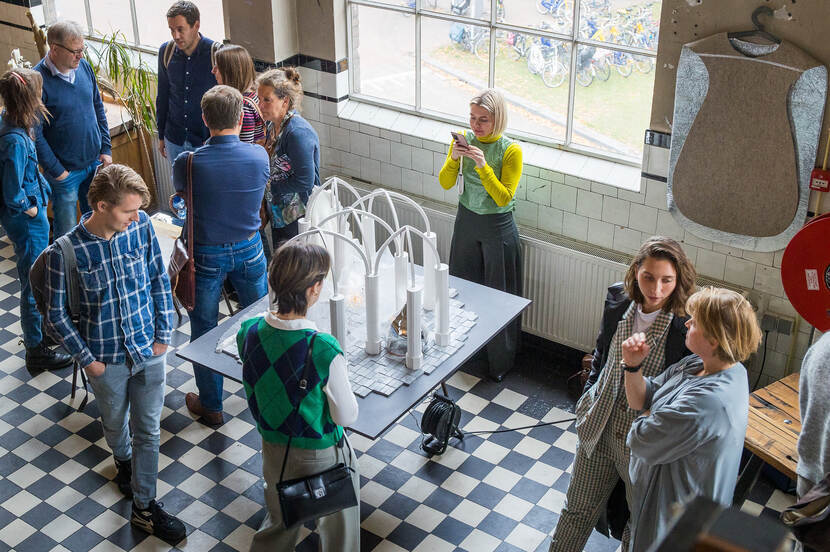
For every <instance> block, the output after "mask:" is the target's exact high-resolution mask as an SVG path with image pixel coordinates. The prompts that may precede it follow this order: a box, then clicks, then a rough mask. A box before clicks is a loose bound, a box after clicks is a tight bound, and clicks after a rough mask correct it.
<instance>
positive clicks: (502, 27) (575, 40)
mask: <svg viewBox="0 0 830 552" xmlns="http://www.w3.org/2000/svg"><path fill="white" fill-rule="evenodd" d="M85 1H88V0H85ZM131 1H133V0H131ZM485 1H488V2H490V19H489V21H488V20H485V19H475V18H472V17H465V16H460V15H453V14H448V13H442V12H435V11H430V10H426V9H423V8H422V7H421V6H422V4H423V0H415V7H414V8H410V7H408V6H403V5H396V4H387V3H383V2H378V1H375V0H346V37H347V52H348V55H349V59H355V51H354V40H353V34H352V33H353V28H352V7H353V6H366V7H369V8H377V9H382V10H386V11H392V12H397V13H402V14H407V15H411V16H413V17H414V18H415V105H414V107H413V106H409V105H406V104H400V103H398V102H393V101H385V100H382V99H380V98H377V97H375V96H369V95H364V94H361V93H359V92H355V91H354V90H355V82H354V80H355V72H354V71H349V97H350V98H352V99H355V100H357V101H360V102H363V103H368V104H372V105H378V106H382V107H391V108H394V109H395V110H397V111H401V112H403V113H408V114H411V115H416V116H425V117H428V118H430V119H434V120H437V121H441V122H444V123H450V124H461V125H462V126H464V125H466V124H467V123H468V121H467V119H466V118H463V117H453V116H451V115H448V114H446V113H440V112H436V111H433V110H430V109H425V108H423V107H422V105H421V21H422V18H424V17H426V18H427V19H432V20H439V21H448V22H453V23H456V22H457V23H461V24H464V25H474V26H477V27H485V28H487V30H488V32H489V38H490V48H489V54H490V59H489V62H488V66H487V85H488V86H489V87H492V86H493V85H494V83H495V56H496V49H495V44H494V43H495V41H496V39H497V38H498V37H497V34H500V33H497V31H501V32H513V33H520V34H523V35H533V36H538V37H545V38H551V39H554V40H559V41H562V42H565V43H567V44H569V46H570V62H569V63H570V66H569V72H568V107H567V119H566V129H565V139H564V140H557V139H553V138H550V139H545V138H544V137H542V136H539V135H537V134H530V133H526V132H523V131H519V130H514V129H511V128H509V127H508V131H509V132H510V135H511V136H513V137H516V138H519V139H521V140H522V141H525V142H530V143H534V144H539V145H541V146H547V147H553V148H556V149H561V150H565V151H570V152H573V153H580V154H583V155H588V156H590V157H596V158H599V159H605V160H608V161H613V162H616V163H621V164H625V165H631V166H635V167H640V166H642V158H640V159H636V158H632V157H626V156H624V155H617V154H614V153H611V152H607V151H603V150H600V149H597V148H592V147H590V146H585V145H582V144H578V143H574V142H573V116H574V96H575V91H576V73H577V71H576V65H577V54H578V51H579V47H580V46H594V47H597V48H602V49H604V50H609V51H612V52H613V51H618V52H624V53H627V54H633V55H637V56H647V57H650V58H653V59H654V60H655V67H656V59H657V51H656V50H655V51H651V50H648V49H644V48H638V47H636V46H628V45H624V44H616V43H613V42H602V41H598V40H592V39H590V38H581V37H580V36H579V17H580V7H581V3H582V2H581V0H574V2H573V19H572V21H573V22H574V24H573V25H572V26H571V27H572V28H571V32H570V33H559V32H552V31H547V30H542V29H534V28H531V27H523V26H521V25H511V24H507V23H502V22H497V21H496V15H497V11H496V4H497V0H485ZM658 26H659V22H658ZM653 93H654V91H653V89H652V97H653ZM646 130H648V127H646V128H644V129H643V132H645V131H646Z"/></svg>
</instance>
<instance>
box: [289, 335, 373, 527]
mask: <svg viewBox="0 0 830 552" xmlns="http://www.w3.org/2000/svg"><path fill="white" fill-rule="evenodd" d="M316 337H317V332H314V335H312V336H311V340H310V341H309V343H308V353H307V354H306V358H305V365H304V368H303V377H302V379H301V380H300V381H299V387H300V389H302V390H305V389H306V387H307V385H308V378H309V374H310V371H311V368H312V367H313V365H314V363H313V361H312V358H311V352H312V348H313V347H314V338H316ZM300 402H302V400H300V401H298V402H297V408H295V409H294V413H295V414H296V411H297V410H298V409H299V404H300ZM292 437H293V436H291V435H289V437H288V445H287V446H286V447H285V456H284V457H283V459H282V470H280V481H279V483H277V492H278V493H279V499H280V509H281V510H282V520H283V523H284V524H285V527H286V528H289V527H294V526H296V525H299V524H302V523H305V522H307V521H312V520H315V519H318V518H321V517H323V516H327V515H329V514H333V513H334V512H339V511H340V510H345V509H346V508H351V507H353V506H357V496H356V495H355V492H354V486H353V485H352V474H353V473H354V469H353V468H352V467H351V466H346V465H345V464H344V463H342V462H341V463H339V464H337V465H335V466H334V467H333V468H329V469H327V470H325V471H322V472H320V473H316V474H313V475H307V476H305V477H298V478H297V479H291V480H288V481H283V476H284V475H285V465H286V464H287V463H288V451H289V450H290V449H291V439H292ZM343 440H344V441H346V446H348V447H349V457H351V450H352V447H351V445H350V444H349V440H348V439H346V436H345V435H344V436H343Z"/></svg>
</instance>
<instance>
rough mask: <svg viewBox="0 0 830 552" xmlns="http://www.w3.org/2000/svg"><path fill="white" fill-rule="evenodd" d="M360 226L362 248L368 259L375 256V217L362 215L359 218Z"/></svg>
mask: <svg viewBox="0 0 830 552" xmlns="http://www.w3.org/2000/svg"><path fill="white" fill-rule="evenodd" d="M360 228H361V230H362V234H363V249H364V250H365V251H366V255H367V256H368V257H369V258H370V259H374V258H375V247H377V246H376V245H375V219H373V218H372V217H368V216H365V215H364V216H363V217H362V218H361V219H360Z"/></svg>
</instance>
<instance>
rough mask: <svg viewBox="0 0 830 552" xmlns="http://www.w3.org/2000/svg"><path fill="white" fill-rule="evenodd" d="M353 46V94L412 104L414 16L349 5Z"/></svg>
mask: <svg viewBox="0 0 830 552" xmlns="http://www.w3.org/2000/svg"><path fill="white" fill-rule="evenodd" d="M389 37H395V38H394V40H389ZM352 47H353V49H354V59H352V60H351V63H350V67H349V69H350V70H351V71H352V74H353V76H354V89H353V92H356V93H359V94H366V95H367V96H375V97H378V98H381V99H384V100H390V101H393V102H400V103H403V104H407V105H411V106H414V105H415V18H414V17H413V16H411V15H409V14H404V13H398V12H394V11H389V10H384V9H378V8H370V7H367V6H359V5H352Z"/></svg>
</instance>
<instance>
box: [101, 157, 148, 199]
mask: <svg viewBox="0 0 830 552" xmlns="http://www.w3.org/2000/svg"><path fill="white" fill-rule="evenodd" d="M127 194H136V195H138V196H140V197H141V207H142V208H144V207H147V205H149V204H150V199H151V196H150V189H149V188H148V187H147V184H145V182H144V179H143V178H141V175H139V174H138V173H137V172H135V171H134V170H133V169H131V168H130V167H128V166H127V165H119V164H117V163H114V164H112V165H107V166H106V167H104V168H102V169H101V170H99V171H98V174H96V175H95V178H93V179H92V182H91V183H90V184H89V192H87V194H86V198H87V201H89V204H90V206H92V208H93V209H95V206H96V205H97V204H98V202H99V201H106V202H107V203H109V204H110V205H118V204H119V203H121V200H122V199H123V198H124V196H125V195H127Z"/></svg>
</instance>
